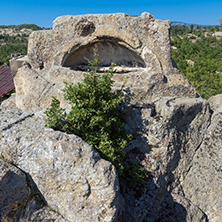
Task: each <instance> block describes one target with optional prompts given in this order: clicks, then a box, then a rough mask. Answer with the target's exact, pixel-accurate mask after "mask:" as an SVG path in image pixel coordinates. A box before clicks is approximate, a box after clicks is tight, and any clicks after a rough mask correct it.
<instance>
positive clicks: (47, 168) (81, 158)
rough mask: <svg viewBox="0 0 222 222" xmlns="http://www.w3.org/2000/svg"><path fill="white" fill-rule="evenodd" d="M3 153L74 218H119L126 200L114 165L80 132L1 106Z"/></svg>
mask: <svg viewBox="0 0 222 222" xmlns="http://www.w3.org/2000/svg"><path fill="white" fill-rule="evenodd" d="M0 110H1V111H0V113H1V121H0V130H1V134H0V141H1V143H0V144H1V145H0V156H1V158H3V159H5V160H7V161H8V162H11V163H13V164H14V165H16V166H17V167H19V168H20V169H22V170H23V171H24V172H26V173H28V174H29V175H30V176H31V178H32V180H33V181H34V183H35V184H36V186H37V187H38V189H39V191H40V192H41V193H42V195H43V196H44V199H45V200H46V202H47V204H48V205H49V206H50V207H51V208H52V209H54V210H55V211H58V212H59V213H60V214H61V215H63V216H64V218H66V219H68V220H70V221H118V220H119V218H120V217H121V215H122V210H123V205H124V200H123V199H122V197H121V195H120V192H119V183H118V176H117V173H116V170H115V168H114V166H113V165H112V164H111V163H109V162H107V161H105V160H103V159H101V158H100V156H99V154H98V153H97V152H96V151H95V150H94V149H93V148H92V147H91V146H89V145H88V144H87V143H85V142H84V141H83V140H82V139H81V138H79V137H77V136H75V135H68V134H65V133H62V132H59V131H53V130H51V129H46V128H45V127H44V125H45V123H44V120H43V119H42V117H41V116H37V115H34V114H30V113H25V112H22V111H21V110H18V109H16V108H9V107H8V108H4V107H0Z"/></svg>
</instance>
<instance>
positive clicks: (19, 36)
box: [0, 24, 45, 66]
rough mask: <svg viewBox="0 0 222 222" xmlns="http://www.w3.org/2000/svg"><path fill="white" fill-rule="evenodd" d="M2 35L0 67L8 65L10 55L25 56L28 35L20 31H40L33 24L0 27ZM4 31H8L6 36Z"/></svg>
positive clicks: (39, 28)
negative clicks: (9, 31)
mask: <svg viewBox="0 0 222 222" xmlns="http://www.w3.org/2000/svg"><path fill="white" fill-rule="evenodd" d="M0 29H1V30H2V33H1V34H0V66H3V65H9V60H10V58H9V56H10V55H11V54H16V53H20V54H27V47H28V37H29V34H27V33H23V32H21V30H22V29H30V30H32V31H37V30H42V29H45V28H41V27H39V26H37V25H35V24H21V25H0ZM6 29H10V30H11V33H10V34H8V33H7V30H6Z"/></svg>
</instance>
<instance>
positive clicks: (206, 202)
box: [181, 95, 222, 222]
mask: <svg viewBox="0 0 222 222" xmlns="http://www.w3.org/2000/svg"><path fill="white" fill-rule="evenodd" d="M208 101H209V103H210V106H211V109H212V112H213V114H212V119H211V123H210V126H209V127H208V129H207V131H206V133H205V134H204V138H203V141H202V143H201V144H200V146H199V148H198V149H197V150H196V152H195V155H194V157H193V160H192V163H191V166H190V168H189V170H188V172H187V174H186V177H185V178H184V179H183V180H182V181H181V185H182V188H183V192H184V195H185V196H186V198H188V199H189V200H190V201H192V202H193V203H194V204H196V205H197V206H199V207H200V208H201V210H202V211H204V212H205V213H206V214H207V215H208V219H209V221H212V222H219V221H221V220H222V198H221V196H222V195H221V191H222V95H218V96H214V97H211V98H210V99H209V100H208Z"/></svg>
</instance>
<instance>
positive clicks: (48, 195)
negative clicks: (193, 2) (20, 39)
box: [0, 13, 222, 222]
mask: <svg viewBox="0 0 222 222" xmlns="http://www.w3.org/2000/svg"><path fill="white" fill-rule="evenodd" d="M95 47H97V49H98V53H99V54H100V59H101V60H102V61H103V63H104V66H103V67H102V68H101V69H100V70H99V71H100V72H103V71H104V70H105V69H107V67H108V66H109V65H110V64H111V63H112V62H115V63H116V64H117V66H116V67H114V71H115V73H114V76H113V80H114V81H115V84H114V86H113V90H116V89H119V88H120V87H121V86H122V84H123V83H125V87H124V94H125V101H124V102H123V104H122V106H121V108H120V111H121V112H122V114H123V116H124V119H125V122H126V124H125V128H126V129H127V130H129V131H130V132H131V133H132V134H133V140H132V141H130V143H129V146H128V147H127V148H126V158H127V159H128V160H136V161H137V163H139V164H140V165H141V166H143V167H144V168H146V169H147V170H148V174H149V178H148V179H147V187H145V188H144V187H137V188H136V189H135V190H130V189H129V188H128V187H127V186H126V184H125V182H124V181H120V182H121V190H122V195H123V197H124V199H125V203H126V204H125V208H124V200H123V199H122V197H121V195H120V191H119V185H118V178H117V174H116V171H115V169H114V167H113V166H112V165H111V164H110V163H108V162H107V161H104V160H101V159H100V158H99V156H98V153H97V152H95V151H94V150H93V148H92V147H90V146H89V145H88V144H86V143H84V142H83V141H82V140H81V139H80V138H78V137H76V136H75V135H67V134H64V133H61V132H54V131H53V130H49V129H45V128H44V121H43V120H42V117H43V115H42V112H43V110H44V109H45V108H47V107H49V105H50V103H51V96H57V97H58V99H59V100H60V101H61V105H62V107H66V108H67V107H68V105H67V103H66V102H64V100H63V91H62V89H63V88H64V81H67V82H72V83H74V84H76V83H78V82H81V81H82V80H83V78H84V72H83V71H84V70H85V69H87V68H88V67H87V65H88V64H87V59H85V57H86V58H88V59H92V55H93V49H94V48H95ZM28 62H29V64H24V65H23V66H22V67H21V68H19V69H18V72H17V74H16V76H15V78H14V82H15V87H16V98H15V103H16V106H17V107H19V108H21V109H22V110H24V111H34V112H35V114H30V113H28V112H22V111H21V110H18V109H10V108H8V109H6V108H0V109H1V120H0V129H1V134H0V140H1V141H0V142H1V145H0V147H1V149H0V155H1V157H2V158H4V159H6V160H7V161H9V162H12V163H13V164H15V165H16V166H18V167H20V168H21V169H23V170H24V171H25V172H27V173H29V174H30V175H31V177H32V178H33V180H34V182H35V183H36V185H37V187H38V189H39V190H40V192H41V193H42V195H43V197H44V198H45V200H46V201H47V203H48V204H49V206H51V207H52V208H53V209H54V210H55V211H57V210H58V211H59V212H60V213H61V215H63V216H64V218H66V219H68V220H71V221H75V220H76V221H124V222H125V221H127V222H131V221H132V222H134V221H137V222H145V221H149V222H152V221H153V222H154V221H155V222H156V221H178V222H184V221H187V222H188V221H195V222H196V221H197V222H202V221H203V222H207V221H210V222H215V221H217V222H218V221H222V212H221V209H222V203H221V196H222V193H221V190H222V189H221V178H222V176H221V168H222V167H221V162H222V161H221V159H222V154H221V147H222V146H221V145H222V143H221V132H222V125H221V122H222V120H221V118H222V117H221V115H222V111H221V110H222V107H221V104H222V102H221V101H222V96H221V95H218V96H215V97H212V98H210V99H209V100H208V101H206V100H204V99H202V98H200V96H199V94H198V93H197V92H196V90H195V88H194V87H193V86H192V85H191V84H190V82H189V81H188V80H187V79H186V78H185V77H184V76H183V75H182V74H181V73H180V72H179V71H178V69H177V67H176V64H173V61H172V60H171V56H170V40H169V22H168V21H166V22H163V21H159V20H156V19H155V18H154V17H153V16H152V15H150V14H149V13H143V14H142V15H141V16H140V17H130V16H128V15H126V14H121V13H118V14H108V15H83V16H62V17H59V18H57V19H56V20H55V21H54V24H53V29H52V30H47V31H38V32H33V33H32V34H31V36H30V40H29V47H28ZM6 106H7V104H6ZM64 196H65V198H64ZM49 211H50V210H49ZM38 212H39V213H40V216H39V217H38V216H37V218H41V215H44V214H45V213H44V212H45V209H41V210H39V211H38ZM46 212H48V211H47V210H46ZM48 213H49V215H50V214H51V213H52V212H51V211H50V212H48ZM48 213H46V214H48ZM52 214H53V213H52ZM36 215H37V213H36ZM53 215H54V214H53ZM53 217H54V216H53ZM73 218H74V219H73ZM61 220H62V219H61Z"/></svg>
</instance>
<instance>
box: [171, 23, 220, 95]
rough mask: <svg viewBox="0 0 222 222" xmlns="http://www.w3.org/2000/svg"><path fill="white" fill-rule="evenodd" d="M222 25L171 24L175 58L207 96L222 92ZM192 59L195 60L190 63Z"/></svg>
mask: <svg viewBox="0 0 222 222" xmlns="http://www.w3.org/2000/svg"><path fill="white" fill-rule="evenodd" d="M221 30H222V26H208V27H206V26H205V27H203V28H202V29H201V28H200V27H198V26H197V27H196V28H194V26H193V25H191V26H190V27H186V26H172V27H171V38H172V41H171V44H172V46H173V47H172V50H171V52H172V58H173V60H174V61H175V62H176V64H177V66H178V68H179V70H180V71H181V73H182V74H184V75H185V76H186V77H187V78H188V79H189V80H190V82H191V83H192V84H193V85H194V86H195V87H196V89H197V91H198V92H199V93H200V95H201V96H202V97H203V98H206V99H207V98H209V97H211V96H213V95H216V94H221V93H222V37H215V36H213V33H214V32H215V31H221ZM189 61H191V63H189Z"/></svg>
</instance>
